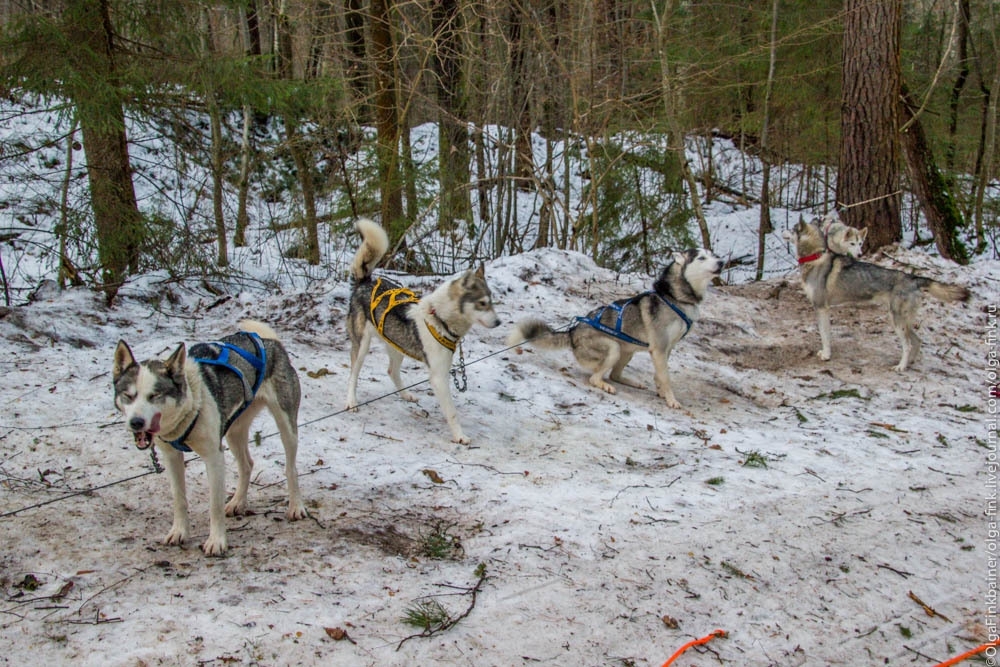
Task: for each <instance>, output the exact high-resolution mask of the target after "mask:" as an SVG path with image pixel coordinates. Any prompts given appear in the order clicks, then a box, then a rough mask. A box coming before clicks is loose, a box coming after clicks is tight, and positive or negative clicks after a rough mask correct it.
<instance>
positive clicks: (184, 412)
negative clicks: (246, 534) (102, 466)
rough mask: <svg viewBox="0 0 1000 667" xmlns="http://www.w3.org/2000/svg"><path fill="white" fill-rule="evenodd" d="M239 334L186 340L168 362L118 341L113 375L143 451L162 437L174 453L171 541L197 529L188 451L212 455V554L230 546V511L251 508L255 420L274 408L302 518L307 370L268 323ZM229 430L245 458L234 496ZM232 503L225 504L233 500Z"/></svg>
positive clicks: (248, 324) (246, 325) (163, 448)
mask: <svg viewBox="0 0 1000 667" xmlns="http://www.w3.org/2000/svg"><path fill="white" fill-rule="evenodd" d="M240 328H241V329H242V330H241V331H240V332H239V333H236V334H234V335H231V336H226V337H225V338H222V339H221V340H219V341H218V342H215V343H199V344H197V345H193V346H192V347H191V349H190V350H188V349H187V348H186V347H185V346H184V344H183V343H181V344H180V346H179V347H178V348H177V349H176V350H175V351H174V353H173V354H171V355H170V357H169V358H168V359H167V360H166V361H160V360H159V359H153V360H149V361H142V362H138V361H136V359H135V356H133V354H132V350H131V349H130V348H129V346H128V345H127V344H126V343H125V341H123V340H122V341H118V347H117V348H116V349H115V357H114V365H113V367H112V378H113V380H114V387H115V405H116V406H117V407H118V409H119V410H120V411H121V412H122V413H123V414H124V415H125V422H126V424H127V425H128V427H129V428H130V429H131V430H132V434H133V435H134V436H135V444H136V447H138V448H139V449H148V448H149V447H150V446H152V445H154V444H155V445H156V447H158V448H159V450H160V452H161V453H162V454H163V456H164V459H165V461H166V467H167V471H168V472H169V474H170V487H171V490H172V491H173V497H174V502H173V505H174V523H173V527H172V528H171V529H170V532H169V533H168V534H167V536H166V537H165V538H164V540H163V542H164V543H165V544H177V545H180V544H182V543H183V542H184V541H185V540H187V539H188V537H189V536H190V534H191V523H190V521H189V519H188V505H187V493H186V487H185V483H184V452H194V453H195V454H197V455H198V456H199V457H201V459H202V460H203V461H204V462H205V470H206V472H207V475H208V491H209V533H208V539H207V540H206V541H205V544H204V545H203V546H202V550H203V551H204V552H205V555H207V556H222V555H223V554H225V552H226V549H227V546H228V545H227V543H226V526H225V517H226V516H233V515H238V514H245V513H246V511H247V489H248V487H249V486H250V473H251V471H252V470H253V459H251V458H250V451H249V449H248V440H249V435H250V424H251V422H252V421H253V419H254V417H255V416H256V415H257V414H258V413H259V412H260V411H261V410H262V409H263V408H265V407H266V408H267V409H268V410H270V412H271V415H272V416H273V417H274V421H275V423H276V424H277V426H278V431H279V432H280V434H281V442H282V444H283V445H284V446H285V477H286V478H287V480H288V511H287V512H286V513H285V516H286V518H287V519H288V520H289V521H295V520H297V519H302V518H304V517H305V516H306V509H305V507H304V506H303V504H302V500H301V498H300V497H299V483H298V473H297V472H296V468H295V457H296V452H297V450H298V412H299V399H300V395H301V393H300V389H299V378H298V375H296V373H295V369H294V368H293V367H292V364H291V361H290V360H289V358H288V353H287V352H286V351H285V348H284V347H283V346H282V344H281V343H280V342H278V337H277V336H276V335H275V333H274V331H273V330H272V329H271V328H270V327H268V326H267V325H266V324H263V323H261V322H253V321H250V320H245V321H243V322H240ZM223 436H225V437H226V440H227V442H228V443H229V449H230V450H232V452H233V456H234V458H235V459H236V465H237V468H238V470H239V480H238V482H237V486H236V493H234V494H233V497H232V498H231V499H230V500H229V502H228V503H226V502H225V493H226V464H225V456H224V452H223V449H222V437H223ZM223 504H225V506H223Z"/></svg>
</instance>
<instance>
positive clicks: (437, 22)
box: [431, 0, 472, 232]
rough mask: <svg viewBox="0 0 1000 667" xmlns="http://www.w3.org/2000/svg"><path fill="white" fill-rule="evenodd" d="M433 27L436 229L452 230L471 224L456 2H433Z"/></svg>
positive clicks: (439, 0)
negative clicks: (437, 187) (437, 190)
mask: <svg viewBox="0 0 1000 667" xmlns="http://www.w3.org/2000/svg"><path fill="white" fill-rule="evenodd" d="M431 20H432V22H433V26H434V36H435V39H434V44H435V51H434V60H433V63H434V73H435V74H436V82H437V100H438V105H439V112H438V138H439V141H438V143H439V147H440V150H439V153H438V180H439V183H440V186H441V195H440V204H439V209H438V229H440V230H441V231H442V232H450V231H454V230H455V228H456V227H458V226H459V223H465V224H466V225H468V224H471V223H472V199H471V197H470V196H469V157H470V156H469V131H468V129H467V127H466V122H467V118H466V107H467V93H466V90H465V74H464V72H463V70H462V59H463V49H462V33H463V30H464V26H463V23H462V14H461V11H460V7H459V3H458V1H457V0H436V2H435V3H434V7H433V10H432V12H431Z"/></svg>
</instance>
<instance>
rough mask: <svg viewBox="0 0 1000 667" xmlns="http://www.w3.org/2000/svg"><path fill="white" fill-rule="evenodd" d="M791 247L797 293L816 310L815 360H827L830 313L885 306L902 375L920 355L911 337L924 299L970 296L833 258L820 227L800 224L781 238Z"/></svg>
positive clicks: (961, 290)
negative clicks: (799, 289) (795, 263)
mask: <svg viewBox="0 0 1000 667" xmlns="http://www.w3.org/2000/svg"><path fill="white" fill-rule="evenodd" d="M783 236H784V237H785V239H786V240H788V241H792V242H793V243H795V249H796V254H797V255H798V262H799V268H800V270H801V277H802V288H803V289H804V290H805V293H806V298H807V299H808V300H809V303H810V304H812V306H813V308H815V309H816V319H817V320H818V325H819V337H820V342H821V344H822V347H821V349H820V351H819V353H818V354H819V358H820V359H822V360H823V361H828V360H829V359H830V342H831V337H832V336H831V333H830V307H831V306H836V305H840V304H844V303H866V302H871V301H875V302H882V303H888V304H889V313H890V314H891V315H892V326H893V329H895V331H896V335H898V336H899V340H900V343H901V344H902V347H903V354H902V357H901V358H900V360H899V363H898V364H897V365H896V370H897V371H905V370H906V369H907V368H908V367H909V366H910V364H912V363H913V361H914V360H915V359H916V358H917V355H918V354H919V353H920V339H919V338H918V337H917V334H916V333H915V332H914V327H915V321H916V318H917V314H918V311H919V310H920V304H921V301H922V297H923V294H924V293H925V292H926V293H927V294H930V295H931V296H932V297H934V298H935V299H939V300H941V301H967V300H968V298H969V290H968V289H966V288H965V287H961V286H958V285H949V284H946V283H941V282H938V281H936V280H931V279H930V278H924V277H922V276H915V275H912V274H909V273H905V272H903V271H896V270H895V269H887V268H884V267H881V266H878V265H876V264H869V263H868V262H860V261H858V260H856V259H855V258H854V257H851V256H848V255H841V254H837V253H834V252H832V249H831V247H830V246H829V240H828V238H827V237H825V236H824V234H823V230H822V228H821V227H820V225H819V224H817V223H816V222H815V221H814V222H805V221H804V220H800V221H799V223H798V224H796V225H795V227H793V228H792V229H789V230H786V231H785V232H784V234H783Z"/></svg>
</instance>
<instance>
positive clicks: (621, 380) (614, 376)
mask: <svg viewBox="0 0 1000 667" xmlns="http://www.w3.org/2000/svg"><path fill="white" fill-rule="evenodd" d="M633 354H635V353H634V352H622V354H621V357H620V358H619V359H618V363H616V364H615V365H614V368H612V369H611V375H610V376H609V379H610V380H611V381H613V382H617V383H618V384H623V385H625V386H626V387H632V388H633V389H644V386H643V384H642V383H641V382H636V381H635V380H632V379H630V378H627V377H624V376H623V375H622V373H623V372H624V371H625V367H626V366H628V363H629V362H630V361H632V355H633Z"/></svg>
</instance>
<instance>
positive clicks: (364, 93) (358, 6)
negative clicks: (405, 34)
mask: <svg viewBox="0 0 1000 667" xmlns="http://www.w3.org/2000/svg"><path fill="white" fill-rule="evenodd" d="M344 24H345V29H344V41H345V42H346V43H347V53H348V58H347V62H346V63H345V67H344V71H345V72H346V75H347V83H348V85H349V86H350V87H351V90H352V91H353V92H354V97H355V98H356V99H357V102H358V104H359V105H360V106H361V108H362V110H364V109H365V108H366V107H367V104H368V94H369V80H370V77H369V75H368V69H367V66H366V63H367V60H366V59H365V15H364V0H344ZM359 115H361V116H363V117H366V116H367V113H366V112H364V111H362V112H361V113H360V114H359Z"/></svg>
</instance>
